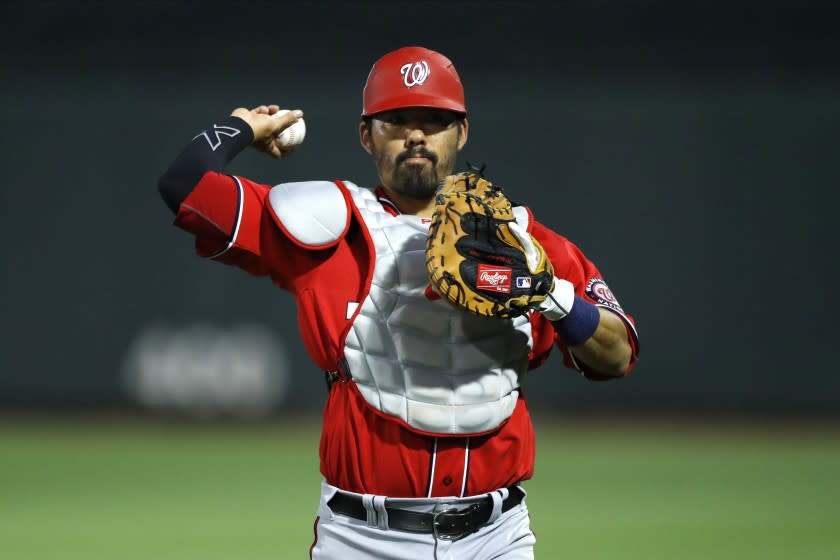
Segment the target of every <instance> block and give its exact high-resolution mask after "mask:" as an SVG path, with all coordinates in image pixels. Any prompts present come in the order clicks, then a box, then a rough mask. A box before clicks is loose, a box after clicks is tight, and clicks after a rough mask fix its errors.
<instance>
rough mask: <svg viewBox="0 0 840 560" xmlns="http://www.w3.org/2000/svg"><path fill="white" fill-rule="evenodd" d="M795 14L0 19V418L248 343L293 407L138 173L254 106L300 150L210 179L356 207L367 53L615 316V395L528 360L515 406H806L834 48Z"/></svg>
mask: <svg viewBox="0 0 840 560" xmlns="http://www.w3.org/2000/svg"><path fill="white" fill-rule="evenodd" d="M821 6H822V4H821V3H814V4H809V3H796V4H793V3H781V2H762V3H755V4H752V3H746V4H738V5H734V3H733V5H730V4H728V3H720V4H716V3H708V2H706V3H702V4H698V5H696V6H695V5H690V4H684V3H680V5H679V6H673V5H672V4H671V3H666V2H643V1H630V0H625V1H618V2H588V3H578V4H569V3H559V4H556V5H554V6H553V7H546V6H544V5H543V3H534V4H531V3H524V2H523V3H520V2H499V3H489V4H487V3H480V2H461V3H458V2H455V3H440V2H424V3H407V2H405V3H404V2H390V3H369V2H368V3H365V2H363V3H329V4H323V3H311V4H310V3H289V4H286V3H282V2H272V3H259V2H257V3H250V2H249V3H241V4H239V3H237V4H229V5H224V4H222V3H214V2H211V3H183V4H179V3H164V2H148V3H140V2H138V3H124V4H119V3H117V4H114V3H107V4H105V3H102V4H99V3H81V4H77V3H61V2H48V3H38V2H36V3H29V4H26V5H25V6H23V5H15V6H5V7H3V8H0V10H2V16H3V17H2V22H3V23H2V34H0V42H2V47H3V48H2V53H0V81H2V90H0V122H2V125H3V130H4V134H3V135H2V139H0V146H2V150H0V153H2V157H3V163H4V165H3V172H4V183H5V188H3V189H2V190H1V191H0V200H2V211H3V219H2V221H0V232H1V233H2V237H3V239H4V241H5V245H6V251H5V253H6V258H5V259H4V260H3V267H4V274H3V277H2V280H0V282H2V293H3V294H4V297H3V313H2V319H0V345H2V346H0V348H2V352H1V353H0V405H2V406H33V405H41V406H44V405H46V406H58V405H61V406H66V405H82V406H98V405H102V406H112V405H120V404H127V403H129V402H130V400H131V396H130V395H129V393H128V392H127V390H126V383H125V375H126V374H125V371H126V360H128V359H129V356H130V354H131V352H132V349H133V348H136V345H137V344H138V340H140V339H142V338H143V337H144V336H148V335H149V332H150V329H152V330H154V329H157V330H156V331H155V332H157V333H158V334H159V333H160V332H165V333H176V334H177V333H181V334H183V332H185V331H190V329H195V328H198V327H197V326H201V325H204V326H208V325H209V326H210V327H211V328H215V329H218V330H222V331H225V329H228V330H236V329H240V328H244V327H249V328H250V327H253V326H257V327H259V328H260V329H262V331H261V332H262V333H263V334H264V335H267V336H269V337H272V336H273V337H275V338H276V340H277V341H278V346H279V347H282V348H283V352H284V354H283V358H282V360H284V362H283V363H284V364H285V366H284V371H285V375H284V379H285V381H284V383H287V385H285V388H284V390H283V396H282V398H281V399H280V400H281V401H282V406H285V407H290V408H301V407H312V406H319V405H320V404H321V403H322V402H323V399H324V396H325V390H324V386H323V381H322V378H321V375H320V373H319V372H318V371H317V370H316V369H315V368H314V366H312V365H311V364H310V363H309V361H308V359H307V357H306V355H305V351H304V350H303V348H302V345H301V341H300V337H299V336H298V334H297V331H296V319H295V311H294V302H293V301H292V299H291V298H290V297H289V296H288V295H287V294H285V293H282V292H280V291H279V290H277V289H275V288H273V287H272V286H271V284H270V282H269V281H267V280H265V279H254V278H249V277H248V276H247V275H246V274H245V273H242V272H239V271H237V270H229V269H226V268H224V267H222V266H220V265H218V264H215V263H210V262H205V261H202V260H201V259H199V258H198V257H196V256H194V254H193V251H192V245H191V239H190V237H189V236H188V235H187V234H185V233H183V232H180V231H178V230H176V229H175V228H173V227H171V226H170V223H171V216H170V214H169V212H168V210H167V209H166V208H165V206H164V205H163V204H162V202H161V201H160V200H159V197H158V194H157V190H156V182H157V177H158V176H159V175H160V173H161V172H162V171H163V170H164V169H165V168H166V167H167V165H168V164H169V162H170V161H171V160H172V159H173V158H174V157H175V155H176V154H177V153H178V151H179V150H180V149H181V147H182V146H183V145H184V144H185V143H186V142H188V141H189V140H190V138H192V137H193V136H194V135H195V134H196V133H197V132H198V131H200V130H201V129H203V128H204V127H205V126H206V125H207V124H209V123H210V122H212V121H213V120H214V119H217V118H219V117H221V116H223V115H227V114H228V113H229V112H230V111H231V110H232V109H233V108H234V107H237V106H254V105H257V104H260V103H268V102H276V103H279V104H281V105H283V106H288V107H299V108H302V109H303V110H304V111H305V112H306V121H307V128H308V132H307V139H306V142H305V144H304V145H303V146H302V147H301V148H300V149H299V150H298V152H297V153H296V154H295V155H294V157H292V158H290V159H288V160H284V161H281V162H277V161H274V160H271V159H270V158H267V157H265V156H262V155H260V154H257V153H255V152H254V153H251V152H248V153H245V154H243V155H242V156H240V157H239V158H237V159H236V160H235V161H234V162H233V164H232V165H231V167H230V170H231V171H233V172H235V173H238V174H243V175H246V176H248V177H250V178H253V179H255V180H258V181H262V182H265V183H269V184H273V183H277V182H281V181H293V180H303V179H321V178H323V179H332V178H347V179H351V180H354V181H355V182H357V183H358V184H361V185H368V186H372V185H375V184H376V181H377V177H376V175H375V168H374V166H373V163H372V162H371V161H370V160H369V158H368V156H367V155H366V154H365V153H364V152H363V151H362V149H361V148H360V147H359V145H358V140H357V125H358V115H359V110H360V107H361V88H362V85H363V84H364V80H365V78H366V76H367V72H368V70H369V68H370V66H371V64H372V63H373V62H374V60H375V59H376V58H378V56H380V55H381V54H383V53H384V52H386V51H388V50H391V49H393V48H396V47H399V46H403V45H406V44H422V45H425V46H428V47H431V48H434V49H437V50H440V51H442V52H444V53H445V54H447V55H448V56H449V57H450V58H451V59H452V60H453V61H454V62H455V64H456V66H457V67H458V69H459V72H460V74H461V77H462V79H463V81H464V83H465V86H466V91H467V103H468V107H469V111H470V120H471V126H472V128H471V135H470V141H469V144H468V145H467V147H466V148H465V150H464V151H463V152H462V155H461V158H460V160H459V163H460V165H463V164H464V162H465V161H471V162H486V163H487V164H488V168H487V169H488V171H487V173H488V175H489V176H490V177H491V178H493V179H494V180H495V181H496V182H497V183H499V184H501V185H503V186H505V187H506V189H507V190H508V191H509V192H510V193H511V194H512V195H513V196H514V197H515V198H516V199H517V200H518V201H520V202H523V203H525V204H528V205H531V206H532V207H533V208H534V209H535V212H536V215H537V217H538V219H540V220H541V221H543V222H544V223H546V224H547V225H549V226H551V227H553V228H554V229H556V230H558V231H559V232H561V233H563V234H564V235H566V236H567V237H569V238H570V239H572V240H573V241H575V242H576V243H577V244H578V245H579V246H581V247H582V248H583V250H584V251H585V252H586V253H587V254H588V255H589V256H590V258H592V259H593V260H594V261H595V262H596V263H597V264H598V265H599V266H600V268H601V270H602V272H603V273H604V274H605V276H606V279H607V281H608V282H609V284H610V286H611V287H612V288H613V290H614V291H615V293H616V294H617V296H618V297H619V300H620V301H621V303H622V304H623V306H624V307H625V309H626V310H627V311H628V312H630V313H631V314H633V315H634V316H635V317H636V319H637V325H638V329H639V332H640V335H641V343H642V354H641V361H640V364H639V366H638V368H637V370H636V371H635V372H634V374H633V375H632V376H631V378H629V379H627V380H624V381H622V382H617V383H609V384H597V383H587V382H584V381H583V380H581V379H579V378H577V377H576V376H575V375H574V374H573V373H572V372H569V371H567V370H564V369H563V368H562V363H561V360H560V359H559V355H555V356H553V357H552V359H550V360H549V362H548V364H547V365H546V366H544V367H543V368H541V369H540V370H538V371H537V372H534V373H533V374H531V375H529V376H528V379H527V380H526V382H525V390H526V394H527V395H528V396H529V399H530V402H531V403H532V406H533V407H534V408H542V409H558V410H565V409H580V408H603V409H619V408H620V409H625V408H634V409H640V410H648V409H651V408H662V409H673V410H688V409H708V410H720V409H726V410H778V411H780V412H781V411H789V412H796V411H804V410H811V411H813V410H820V411H829V410H833V409H834V408H835V407H837V405H838V404H840V381H838V375H837V366H836V365H835V364H836V363H838V358H840V350H839V349H838V348H840V345H838V344H837V338H838V334H840V329H838V327H837V321H836V318H835V317H836V314H835V313H833V311H834V310H835V309H836V303H835V301H836V297H835V294H834V286H833V279H834V278H835V275H834V274H833V271H834V269H835V266H834V264H832V263H834V262H835V261H836V260H837V249H836V241H837V238H838V235H837V234H836V233H835V231H834V226H833V225H832V224H833V223H834V222H835V221H836V214H837V207H838V202H840V201H839V200H838V198H840V197H839V196H838V193H837V185H838V182H837V178H838V173H837V164H836V155H835V154H836V152H837V148H836V147H837V129H838V126H839V125H840V95H838V94H840V87H838V86H840V75H838V62H837V61H838V60H840V59H839V58H838V54H840V49H838V47H840V40H838V35H837V33H836V21H837V18H836V17H835V14H834V13H827V12H826V11H825V9H824V8H821ZM832 22H834V23H832ZM225 332H227V331H225ZM173 336H175V335H173ZM164 338H166V337H165V336H164ZM196 351H197V352H200V349H198V350H196Z"/></svg>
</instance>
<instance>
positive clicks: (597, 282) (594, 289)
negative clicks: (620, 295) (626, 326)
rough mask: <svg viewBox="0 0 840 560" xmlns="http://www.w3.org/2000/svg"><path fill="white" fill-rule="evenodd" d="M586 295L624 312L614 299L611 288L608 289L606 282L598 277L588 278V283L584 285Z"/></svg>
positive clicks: (599, 302)
mask: <svg viewBox="0 0 840 560" xmlns="http://www.w3.org/2000/svg"><path fill="white" fill-rule="evenodd" d="M586 295H588V296H589V297H590V298H592V299H593V300H595V303H598V304H601V305H603V306H605V307H609V308H610V309H615V310H616V311H620V312H621V313H624V310H623V309H622V308H621V305H620V304H619V303H618V300H617V299H615V296H614V295H613V293H612V290H610V288H609V286H607V283H606V282H604V281H603V280H601V279H600V278H590V279H589V283H588V284H587V285H586Z"/></svg>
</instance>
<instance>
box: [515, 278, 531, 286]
mask: <svg viewBox="0 0 840 560" xmlns="http://www.w3.org/2000/svg"><path fill="white" fill-rule="evenodd" d="M516 287H517V288H530V287H531V277H530V276H517V277H516Z"/></svg>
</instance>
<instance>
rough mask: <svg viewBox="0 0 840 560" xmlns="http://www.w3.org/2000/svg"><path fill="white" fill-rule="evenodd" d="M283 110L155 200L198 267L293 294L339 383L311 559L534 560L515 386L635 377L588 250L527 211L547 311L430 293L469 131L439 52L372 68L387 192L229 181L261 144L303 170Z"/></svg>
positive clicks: (370, 131)
mask: <svg viewBox="0 0 840 560" xmlns="http://www.w3.org/2000/svg"><path fill="white" fill-rule="evenodd" d="M279 111H280V107H279V106H277V105H267V106H260V107H256V108H254V109H250V110H248V109H244V108H239V109H236V110H234V111H233V112H232V114H231V116H230V117H226V118H223V119H221V120H218V121H216V123H215V124H213V125H212V126H211V127H210V128H208V129H207V130H205V131H204V132H202V133H200V134H198V135H197V136H195V138H193V140H192V141H191V142H190V143H189V144H188V145H187V146H186V148H185V149H184V150H183V152H182V153H181V154H180V156H179V157H178V158H177V159H176V160H175V161H174V163H173V164H172V165H171V167H170V168H169V169H168V170H167V171H166V172H165V174H164V175H163V176H162V177H161V179H160V183H159V189H160V192H161V195H162V196H163V198H164V200H165V202H166V203H167V205H168V206H169V207H170V208H171V209H172V211H173V212H174V213H175V225H177V226H178V227H180V228H183V229H185V230H187V231H189V232H190V233H192V234H193V235H194V236H195V240H196V250H197V252H198V254H199V255H200V256H202V257H206V258H210V259H213V260H216V261H219V262H222V263H225V264H229V265H233V266H237V267H239V268H242V269H244V270H245V271H247V272H249V273H251V274H253V275H257V276H268V277H269V278H270V279H271V281H272V282H274V284H275V285H276V286H277V287H278V288H281V289H284V290H288V291H289V292H291V293H292V294H293V296H294V298H295V301H296V303H297V308H298V321H299V327H300V331H301V335H302V337H303V340H304V343H305V345H306V348H307V350H308V352H309V355H310V357H311V359H312V360H313V361H314V362H315V364H317V366H318V367H319V368H320V369H321V370H323V371H324V372H326V377H327V381H328V385H329V393H328V397H327V402H326V405H325V409H324V421H323V432H322V437H321V444H320V465H321V466H320V470H321V473H322V475H323V482H322V485H321V501H320V506H319V509H318V517H317V519H316V524H315V542H314V544H313V546H312V548H311V551H310V554H311V558H314V559H328V558H329V559H335V558H353V559H359V558H371V559H373V558H376V559H416V558H438V559H443V558H446V559H466V558H476V559H484V558H495V559H507V560H513V559H525V558H533V557H534V552H533V548H534V543H535V536H534V534H533V533H532V532H531V530H530V526H529V517H528V510H527V508H526V505H525V492H524V490H523V489H522V488H521V487H520V485H519V483H520V482H521V481H523V480H526V479H529V478H530V477H531V476H532V474H533V468H534V430H533V426H532V423H531V418H530V416H529V412H528V408H527V405H526V401H525V398H524V395H523V393H522V391H521V389H520V386H519V379H520V378H521V376H522V375H523V374H525V372H526V371H528V370H529V369H533V368H536V367H538V366H539V365H541V364H542V363H543V362H544V361H545V360H546V358H547V357H548V354H549V352H550V351H551V350H552V348H553V347H555V346H556V347H557V348H558V349H559V351H561V352H562V354H563V358H564V362H565V365H566V366H567V367H569V368H573V369H575V370H577V371H579V372H580V373H581V374H582V375H584V376H586V377H587V378H589V379H594V380H605V379H613V378H619V377H622V376H624V375H626V374H627V373H629V371H630V370H631V369H632V367H633V365H634V364H635V362H636V355H637V347H638V343H637V338H636V333H635V328H634V326H633V319H632V318H631V317H630V316H629V315H628V314H626V313H625V312H624V311H623V310H622V308H621V306H620V305H619V303H618V301H617V300H616V298H615V297H614V296H613V294H612V292H611V291H610V289H609V288H608V287H607V284H606V282H605V281H604V279H603V277H602V275H601V273H600V272H599V271H598V269H597V268H596V266H595V265H594V264H593V263H592V262H591V261H590V260H589V259H587V258H586V256H585V255H584V254H583V253H582V252H581V250H580V249H579V248H578V247H576V246H575V245H574V244H572V243H571V242H570V241H568V240H567V239H565V238H564V237H562V236H560V235H559V234H557V233H555V232H553V231H551V230H550V229H548V228H547V227H545V226H544V225H542V224H541V223H540V222H539V221H537V219H536V218H535V216H534V215H533V214H532V212H531V210H530V209H529V208H527V207H524V206H514V208H513V214H514V215H515V222H516V224H517V226H518V230H517V231H520V232H526V233H523V234H522V235H524V236H525V237H528V238H529V239H532V240H536V241H538V243H539V245H540V246H541V247H542V248H544V250H545V255H546V256H547V258H548V259H549V260H550V261H551V263H552V264H553V274H554V284H553V288H552V291H551V294H550V295H551V297H547V298H545V301H544V302H543V303H541V304H540V306H539V307H537V308H532V309H530V310H529V311H528V312H527V313H523V314H520V315H517V316H515V317H510V318H506V319H501V318H496V317H489V318H488V317H484V316H479V315H477V314H475V313H471V312H469V311H467V310H464V309H459V308H458V307H456V306H454V305H452V304H450V302H448V301H446V300H445V299H442V298H441V297H440V296H439V295H438V294H437V293H436V292H435V290H434V289H433V288H432V286H431V285H430V277H429V273H428V271H427V269H426V263H425V262H424V261H425V257H424V249H425V245H426V240H427V236H428V231H429V224H430V222H431V218H432V214H433V212H434V207H435V192H436V188H437V186H438V184H439V183H440V182H441V181H442V180H443V179H444V178H446V177H448V176H450V175H451V174H452V171H453V167H454V164H455V158H456V155H457V153H458V151H460V150H461V149H462V148H463V147H464V145H465V144H466V142H467V137H468V132H469V123H468V121H467V109H466V106H465V103H464V90H463V87H462V84H461V81H460V79H459V77H458V74H457V72H456V70H455V67H454V66H453V64H452V63H451V62H450V61H449V60H448V59H447V58H446V57H445V56H443V55H441V54H440V53H437V52H435V51H432V50H428V49H425V48H421V47H406V48H401V49H398V50H396V51H393V52H390V53H388V54H386V55H384V56H383V57H382V58H380V59H379V60H378V61H376V63H375V64H374V65H373V68H372V69H371V71H370V74H369V76H368V78H367V83H366V85H365V88H364V92H363V111H362V116H361V122H360V125H359V138H360V141H361V145H362V148H364V150H365V151H366V152H367V153H368V154H370V155H371V156H372V158H373V160H374V162H375V164H376V168H377V171H378V173H379V177H380V180H381V183H380V185H379V186H377V187H376V188H374V189H366V188H361V187H359V186H357V185H355V184H354V183H352V182H350V181H341V180H336V181H323V180H322V181H307V182H294V183H280V184H277V185H275V186H269V185H262V184H259V183H256V182H254V181H251V180H249V179H247V178H245V177H241V176H233V175H228V174H225V173H224V168H225V166H226V164H228V162H230V161H231V160H232V159H233V158H234V157H235V156H236V155H237V154H238V153H239V152H241V151H242V150H244V149H245V148H246V147H247V146H249V145H250V146H254V147H256V148H257V149H259V150H262V151H265V152H267V153H269V154H271V155H273V156H274V157H278V158H279V157H285V156H287V155H289V152H288V151H287V150H286V149H285V148H284V147H283V146H281V145H279V144H278V142H277V141H276V137H277V134H278V133H279V132H280V131H282V130H284V129H286V128H287V127H289V126H291V125H292V124H293V123H295V122H296V121H297V120H298V119H300V118H301V117H302V112H301V111H299V110H292V111H289V112H288V113H285V114H282V116H279V117H274V115H276V114H277V113H278V112H279ZM489 279H490V281H495V280H497V279H498V275H495V276H493V275H491V276H489Z"/></svg>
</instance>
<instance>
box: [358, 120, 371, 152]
mask: <svg viewBox="0 0 840 560" xmlns="http://www.w3.org/2000/svg"><path fill="white" fill-rule="evenodd" d="M359 142H361V144H362V148H364V149H365V151H366V152H367V153H369V154H370V155H373V141H372V139H371V137H370V127H369V126H368V125H367V123H366V122H365V121H361V122H359Z"/></svg>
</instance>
